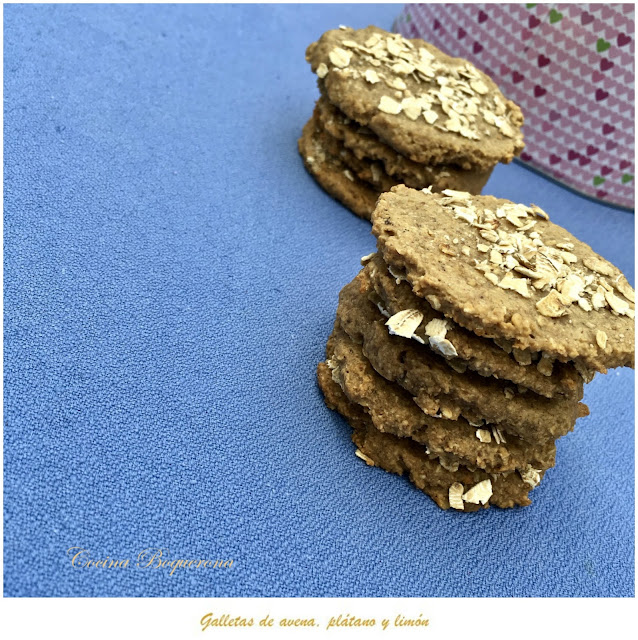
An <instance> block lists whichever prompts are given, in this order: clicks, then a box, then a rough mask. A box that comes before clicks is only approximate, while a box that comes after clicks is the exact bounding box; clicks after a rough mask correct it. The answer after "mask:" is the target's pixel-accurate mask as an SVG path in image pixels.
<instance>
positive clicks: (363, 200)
mask: <svg viewBox="0 0 638 640" xmlns="http://www.w3.org/2000/svg"><path fill="white" fill-rule="evenodd" d="M319 133H320V132H318V131H316V129H315V126H314V122H313V120H312V118H311V119H310V120H309V121H308V122H307V123H306V125H305V126H304V128H303V131H302V134H301V138H299V142H298V146H299V153H300V154H301V157H302V158H303V161H304V165H305V167H306V169H307V170H308V172H309V173H310V174H311V175H312V176H313V177H314V178H315V180H316V181H317V182H318V183H319V184H320V185H321V187H322V188H323V189H324V190H325V191H327V192H328V193H329V194H330V195H331V196H332V197H333V198H335V199H336V200H338V201H339V202H341V203H342V204H343V205H345V206H346V207H347V208H348V209H350V210H351V211H352V212H353V213H355V214H356V215H358V216H359V217H361V218H365V219H366V220H370V217H371V215H372V212H373V211H374V207H375V205H376V202H377V198H378V197H379V192H377V191H375V190H374V189H373V188H372V187H371V186H370V185H368V184H367V183H365V182H363V181H362V180H359V179H358V178H357V177H356V176H353V175H352V172H351V171H350V170H349V169H348V168H347V167H346V166H345V165H344V164H343V163H342V162H341V160H339V158H337V157H335V156H331V155H329V154H328V153H327V152H326V150H325V149H324V148H323V147H322V145H321V143H320V141H319Z"/></svg>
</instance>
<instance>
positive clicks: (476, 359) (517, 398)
mask: <svg viewBox="0 0 638 640" xmlns="http://www.w3.org/2000/svg"><path fill="white" fill-rule="evenodd" d="M372 221H373V229H372V232H373V233H374V235H375V236H376V237H377V241H378V253H376V254H373V255H370V256H366V257H365V258H363V259H362V263H363V264H364V265H365V266H364V268H363V270H362V271H361V272H360V273H359V274H358V275H357V277H356V278H355V279H354V281H353V282H351V283H350V284H348V285H347V286H346V287H345V288H344V289H343V290H342V291H341V294H340V298H339V306H338V309H337V318H336V322H335V327H334V331H333V333H332V335H331V336H330V339H329V340H328V346H327V359H326V361H325V362H322V363H320V364H319V367H318V378H319V384H320V387H321V389H322V391H323V393H324V395H325V398H326V402H327V404H328V406H329V407H330V408H332V409H336V410H337V411H339V412H340V413H341V414H343V415H344V416H345V417H346V418H347V419H348V421H349V422H350V424H351V425H352V427H353V428H354V434H353V440H354V442H355V443H356V445H357V447H358V449H357V452H356V453H357V455H358V456H359V457H360V458H362V459H363V460H365V461H366V462H367V463H368V464H370V465H376V466H379V467H381V468H383V469H386V470H388V471H391V472H394V473H398V474H403V473H407V474H409V477H410V479H411V480H412V482H413V483H414V484H415V485H416V486H417V487H418V488H419V489H422V490H423V491H424V492H425V493H427V494H428V495H430V496H431V497H432V498H433V499H434V501H435V502H436V503H437V504H438V505H439V506H440V507H442V508H443V509H447V508H449V507H452V508H454V509H458V510H463V511H474V510H476V509H479V508H480V507H481V506H484V507H487V506H489V505H496V506H499V507H513V506H515V505H528V504H530V499H529V495H528V494H529V492H530V490H531V489H533V488H534V487H535V486H537V485H538V483H539V482H540V481H541V480H542V478H543V476H544V474H545V471H546V470H547V469H548V468H550V467H552V466H553V465H554V456H555V452H556V446H555V441H556V439H557V438H559V437H561V436H563V435H565V434H566V433H568V432H569V431H571V430H572V429H573V427H574V424H575V422H576V419H577V418H579V417H582V416H585V415H587V414H588V409H587V407H586V406H585V405H583V404H582V403H581V402H580V400H581V399H582V397H583V384H584V382H589V381H590V380H591V379H592V378H593V376H594V374H595V372H596V371H599V372H603V373H604V372H605V371H606V370H607V368H608V367H618V366H633V362H634V326H633V317H634V291H633V289H632V288H631V287H630V285H629V284H628V282H627V280H626V279H625V277H624V276H623V275H622V274H621V273H620V271H619V270H618V269H617V268H616V267H614V266H613V265H612V264H610V263H609V262H607V261H606V260H604V259H603V258H601V257H600V256H599V255H597V254H596V253H595V252H594V251H593V250H592V249H591V248H590V247H589V246H587V245H586V244H584V243H582V242H579V241H578V240H577V239H576V238H574V237H573V236H572V235H571V234H569V233H568V232H567V231H566V230H565V229H563V228H561V227H559V226H557V225H554V224H552V223H551V222H550V221H549V219H548V216H547V214H546V213H545V212H544V211H542V210H541V209H540V208H538V207H536V206H534V205H532V206H525V205H521V204H514V203H512V202H510V201H508V200H502V199H497V198H494V197H492V196H473V195H471V194H469V193H467V192H459V191H454V190H444V191H443V192H442V193H440V194H433V193H431V192H428V191H427V190H426V191H416V190H414V189H409V188H407V187H405V186H403V185H399V186H396V187H393V188H392V190H391V191H390V192H389V193H384V194H382V195H381V196H380V198H379V201H378V204H377V207H376V209H375V211H374V214H373V217H372Z"/></svg>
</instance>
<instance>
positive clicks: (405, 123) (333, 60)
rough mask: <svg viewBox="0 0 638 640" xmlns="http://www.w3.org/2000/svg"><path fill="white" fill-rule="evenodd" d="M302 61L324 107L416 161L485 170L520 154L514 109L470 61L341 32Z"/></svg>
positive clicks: (519, 119)
mask: <svg viewBox="0 0 638 640" xmlns="http://www.w3.org/2000/svg"><path fill="white" fill-rule="evenodd" d="M306 60H307V61H308V62H309V63H310V64H311V66H312V70H313V71H314V72H315V73H316V74H317V76H318V77H319V87H320V89H321V91H322V92H323V93H324V94H325V95H326V96H327V98H328V99H329V100H330V102H332V103H333V104H335V105H336V106H337V107H338V108H339V109H340V110H341V111H343V112H344V113H345V114H346V115H347V116H348V117H350V118H352V119H353V120H356V121H357V122H359V123H360V124H362V125H365V126H368V127H370V129H372V130H373V131H374V132H375V133H376V134H377V135H378V136H379V138H381V139H382V140H383V141H384V142H386V143H387V144H389V145H391V146H392V147H394V148H395V149H396V150H397V151H399V152H400V153H402V154H403V155H406V156H408V157H409V158H410V159H411V160H413V161H415V162H421V163H428V164H446V163H452V164H457V165H459V166H461V167H462V168H464V169H475V168H489V167H491V166H493V165H495V164H496V163H497V162H510V161H511V160H512V158H513V157H514V156H515V155H518V154H519V153H520V152H521V150H522V149H523V146H524V145H523V135H522V133H521V131H520V128H521V126H522V124H523V114H522V113H521V110H520V109H519V107H518V106H517V105H516V104H514V103H513V102H511V101H510V100H507V99H506V98H505V97H504V96H503V94H502V93H501V92H500V90H499V88H498V87H497V86H496V84H495V83H494V82H493V81H492V80H491V79H490V78H489V77H488V76H487V75H485V74H484V73H482V72H481V71H479V70H478V69H477V68H476V67H474V66H473V65H472V64H471V63H470V62H468V61H467V60H463V59H461V58H452V57H450V56H448V55H446V54H444V53H443V52H442V51H440V50H439V49H437V48H436V47H435V46H433V45H431V44H429V43H427V42H424V41H423V40H418V39H415V40H408V39H406V38H403V37H402V36H401V35H399V34H391V33H388V32H387V31H383V30H382V29H378V28H377V27H368V28H366V29H360V30H358V31H355V30H353V29H349V28H341V29H336V30H333V31H327V32H326V33H324V34H323V35H322V36H321V38H320V39H319V40H318V41H317V42H314V43H313V44H311V45H310V46H309V47H308V49H307V51H306Z"/></svg>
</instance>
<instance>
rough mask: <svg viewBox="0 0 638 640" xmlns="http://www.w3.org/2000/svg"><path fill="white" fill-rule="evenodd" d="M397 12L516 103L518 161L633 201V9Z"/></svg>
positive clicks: (451, 7) (406, 31) (409, 32)
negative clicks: (520, 125)
mask: <svg viewBox="0 0 638 640" xmlns="http://www.w3.org/2000/svg"><path fill="white" fill-rule="evenodd" d="M408 14H410V15H411V16H412V20H411V22H409V23H408V22H407V15H408ZM402 15H403V16H404V18H403V19H399V20H397V22H396V28H397V29H398V30H399V31H401V32H402V33H403V35H406V36H409V37H423V38H424V39H425V40H426V41H429V42H432V44H434V45H436V46H437V47H439V48H440V49H443V50H444V51H446V52H449V53H450V54H451V55H453V56H458V57H461V58H468V59H469V60H471V61H472V62H474V63H475V64H477V65H478V66H479V67H480V68H481V70H483V71H485V72H486V73H487V74H488V75H490V76H491V77H492V78H493V79H494V80H495V81H496V83H497V84H498V85H499V87H500V88H501V89H502V91H503V93H504V94H505V96H506V97H508V98H509V99H511V100H514V101H515V102H516V103H518V104H519V105H520V106H521V108H522V110H523V113H524V114H525V122H526V124H525V143H526V145H527V146H526V148H525V150H524V151H523V152H522V154H521V155H520V159H521V161H522V162H529V163H532V164H533V165H534V167H535V168H537V169H539V170H540V171H544V172H545V173H547V174H549V175H552V176H554V177H555V178H556V179H558V180H562V181H564V182H566V183H568V184H570V186H572V187H574V188H576V189H579V190H580V191H582V192H584V193H586V194H589V195H591V196H599V197H602V196H603V195H604V197H606V198H609V200H610V201H611V202H614V203H616V204H624V205H625V206H630V207H631V206H633V201H634V192H633V175H634V161H633V157H634V146H633V145H634V142H633V136H632V131H633V127H634V122H633V116H632V115H631V114H633V92H632V91H630V90H629V87H630V85H631V83H632V82H633V78H634V71H633V46H634V42H633V40H634V37H633V33H634V7H633V5H631V4H626V5H622V4H616V5H613V4H607V5H601V4H588V5H585V4H580V5H578V4H569V5H568V4H558V5H556V4H555V5H542V4H536V3H532V4H529V6H528V5H508V4H504V5H499V4H491V5H483V4H479V5H464V4H438V5H433V4H413V5H405V8H404V9H403V11H402ZM433 24H434V27H435V28H434V29H432V25H433ZM557 123H560V126H557ZM596 176H597V177H598V178H600V179H601V180H606V182H604V183H602V182H601V183H600V184H597V185H594V184H593V180H594V177H596ZM623 176H628V177H627V178H625V180H626V181H627V182H626V183H625V182H623V181H622V177H623ZM629 176H631V178H630V177H629Z"/></svg>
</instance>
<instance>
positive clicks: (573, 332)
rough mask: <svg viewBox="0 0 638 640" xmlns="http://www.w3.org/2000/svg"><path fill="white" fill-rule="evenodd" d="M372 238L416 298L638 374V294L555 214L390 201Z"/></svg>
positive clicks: (499, 333) (463, 201)
mask: <svg viewBox="0 0 638 640" xmlns="http://www.w3.org/2000/svg"><path fill="white" fill-rule="evenodd" d="M372 233H373V234H374V235H375V236H376V237H377V240H378V242H377V246H378V247H379V251H380V252H381V254H382V256H383V259H384V261H385V263H386V264H387V265H389V266H390V267H391V268H392V270H393V271H394V272H397V273H400V274H402V275H404V277H405V278H406V279H407V280H408V282H409V283H410V285H411V287H412V289H413V291H414V293H415V294H417V295H419V296H421V297H425V298H426V300H427V301H428V302H429V303H430V304H431V305H432V306H433V307H434V308H435V309H436V310H437V311H440V312H441V313H442V314H444V315H445V316H447V317H449V318H451V319H452V320H454V321H455V322H456V323H458V324H459V325H461V326H463V327H465V328H466V329H469V330H470V331H473V332H474V333H476V334H478V335H480V336H483V337H486V338H492V339H496V340H498V339H505V340H508V341H511V343H512V346H513V347H514V348H517V349H520V350H522V351H530V352H533V353H534V352H541V353H543V354H545V355H546V356H548V357H551V358H555V359H558V360H561V361H563V362H568V361H573V362H574V363H575V365H576V366H577V368H579V370H580V371H581V374H582V375H583V376H584V377H585V379H590V378H591V377H593V373H592V371H591V370H595V371H600V372H605V371H606V369H607V367H618V366H633V362H634V349H635V346H634V322H633V318H634V290H633V289H632V288H631V286H630V285H629V284H628V283H627V280H626V279H625V277H624V276H623V274H622V273H621V272H620V271H619V270H618V269H617V268H616V267H615V266H613V265H612V264H611V263H609V262H608V261H607V260H604V259H603V258H602V257H601V256H599V255H598V254H597V253H595V252H594V251H593V249H592V248H591V247H589V246H588V245H586V244H585V243H583V242H580V241H579V240H578V239H577V238H575V237H574V236H572V235H571V234H570V233H569V232H568V231H566V230H565V229H563V228H562V227H559V226H558V225H555V224H553V223H551V222H550V221H549V218H548V216H547V214H546V213H545V212H544V211H542V210H541V209H540V208H538V207H536V206H534V205H532V206H530V207H527V206H525V205H521V204H515V203H513V202H510V201H509V200H503V199H498V198H494V197H492V196H471V195H470V194H469V193H462V192H455V191H445V192H443V194H428V193H424V192H422V191H415V190H414V189H408V188H407V187H404V186H403V185H399V186H397V187H394V188H393V189H392V191H390V192H388V193H385V194H382V196H381V197H380V199H379V202H378V204H377V208H376V210H375V212H374V215H373V227H372Z"/></svg>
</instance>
